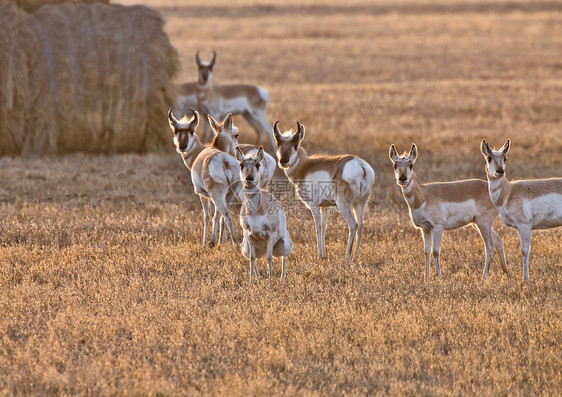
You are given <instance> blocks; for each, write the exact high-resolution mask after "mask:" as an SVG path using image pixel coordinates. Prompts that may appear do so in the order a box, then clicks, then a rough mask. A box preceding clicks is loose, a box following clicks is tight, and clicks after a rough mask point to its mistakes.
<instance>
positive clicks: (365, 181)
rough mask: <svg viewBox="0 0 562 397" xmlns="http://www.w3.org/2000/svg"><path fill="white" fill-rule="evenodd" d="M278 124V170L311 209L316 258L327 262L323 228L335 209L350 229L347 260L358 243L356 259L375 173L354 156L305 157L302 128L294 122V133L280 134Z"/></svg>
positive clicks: (276, 129) (274, 128) (276, 123)
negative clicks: (302, 144)
mask: <svg viewBox="0 0 562 397" xmlns="http://www.w3.org/2000/svg"><path fill="white" fill-rule="evenodd" d="M278 123H279V122H278V121H277V122H275V125H274V126H273V132H274V137H275V142H276V145H277V158H278V160H279V166H280V167H281V168H282V169H283V170H284V171H285V174H286V175H287V177H288V178H289V180H290V181H291V182H292V183H293V184H294V185H295V188H296V191H297V194H298V196H299V198H300V199H301V200H302V202H303V203H304V204H305V205H306V206H307V207H308V208H309V209H310V211H311V212H312V216H313V218H314V224H315V226H316V238H317V242H318V255H319V256H320V257H321V258H326V228H327V223H328V215H329V212H328V211H329V208H330V207H334V206H335V207H337V208H338V210H339V211H340V213H341V214H342V216H343V218H344V220H345V222H346V223H347V226H348V228H349V236H348V243H347V250H346V257H347V258H349V257H350V256H351V254H352V250H353V244H354V242H355V240H357V244H356V249H355V258H357V256H358V254H359V244H360V242H361V235H362V233H363V216H364V213H365V207H366V205H367V201H368V200H369V196H370V194H371V188H372V187H373V183H374V181H375V172H374V171H373V169H372V168H371V166H370V165H369V164H368V163H367V162H366V161H365V160H362V159H360V158H359V157H357V156H353V155H349V154H345V155H339V156H327V155H316V156H310V157H309V156H308V155H307V154H306V152H305V150H304V149H303V148H302V147H300V144H301V142H302V140H303V139H304V134H305V131H304V126H303V125H301V124H300V123H299V122H298V121H297V131H296V132H293V131H286V132H285V133H283V134H282V133H281V132H280V131H279V128H278Z"/></svg>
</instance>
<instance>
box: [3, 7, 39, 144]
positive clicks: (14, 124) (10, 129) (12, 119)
mask: <svg viewBox="0 0 562 397" xmlns="http://www.w3.org/2000/svg"><path fill="white" fill-rule="evenodd" d="M30 20H31V17H30V16H29V15H28V14H26V13H25V12H24V11H23V10H21V9H20V8H19V7H17V6H16V5H15V4H12V3H7V2H1V3H0V54H2V55H1V56H0V154H10V155H13V154H19V153H20V152H21V150H22V146H23V140H24V135H25V127H26V125H25V124H26V123H25V121H26V118H27V112H28V109H29V105H30V103H31V98H30V95H29V87H30V81H29V74H30V71H29V64H28V59H29V57H30V55H31V54H33V52H36V51H38V50H39V44H38V42H37V40H36V37H35V32H34V30H33V29H32V28H31V26H30Z"/></svg>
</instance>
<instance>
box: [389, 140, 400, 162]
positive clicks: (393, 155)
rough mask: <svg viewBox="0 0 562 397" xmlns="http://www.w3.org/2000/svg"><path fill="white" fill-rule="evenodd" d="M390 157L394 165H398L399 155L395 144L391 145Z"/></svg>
mask: <svg viewBox="0 0 562 397" xmlns="http://www.w3.org/2000/svg"><path fill="white" fill-rule="evenodd" d="M388 157H389V158H390V161H392V163H393V164H394V163H396V160H398V153H397V152H396V147H395V146H394V144H392V145H390V148H389V149H388Z"/></svg>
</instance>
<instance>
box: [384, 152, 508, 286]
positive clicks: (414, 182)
mask: <svg viewBox="0 0 562 397" xmlns="http://www.w3.org/2000/svg"><path fill="white" fill-rule="evenodd" d="M389 157H390V160H391V161H392V164H393V165H394V177H395V178H396V183H397V184H398V186H400V187H401V188H402V194H403V195H404V199H405V200H406V203H407V204H408V208H409V210H410V219H411V220H412V222H413V223H414V225H415V226H416V227H418V228H419V229H420V230H421V232H422V235H423V242H424V246H425V277H426V279H427V280H429V278H430V276H429V269H430V264H431V252H432V251H433V257H434V258H435V268H436V270H437V276H438V277H439V278H440V277H441V268H440V266H439V253H440V251H441V237H442V235H443V230H450V229H457V228H459V227H461V226H465V225H468V224H469V223H470V224H472V225H473V226H475V227H476V229H478V231H479V232H480V235H481V236H482V239H483V240H484V244H485V251H486V263H485V265H484V274H483V277H484V278H485V277H487V276H488V271H489V269H490V262H491V260H492V253H493V251H494V248H495V249H496V251H497V253H498V255H499V257H500V263H501V267H502V270H503V271H504V272H505V273H507V267H506V264H505V255H504V251H503V242H502V240H501V238H500V237H499V236H498V235H497V234H496V232H495V231H494V228H493V224H494V220H495V219H496V217H497V216H498V211H497V210H496V208H495V207H494V205H493V204H492V202H491V201H490V198H489V197H488V185H487V184H486V181H484V180H481V179H468V180H462V181H454V182H443V183H428V184H422V183H420V181H419V180H418V177H417V176H416V174H415V172H414V163H415V162H416V158H417V157H418V149H417V147H416V145H415V144H413V145H412V148H411V149H410V152H409V153H408V154H407V155H406V154H404V155H402V156H399V155H398V153H397V152H396V148H395V147H394V145H391V146H390V150H389Z"/></svg>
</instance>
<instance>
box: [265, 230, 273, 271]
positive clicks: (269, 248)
mask: <svg viewBox="0 0 562 397" xmlns="http://www.w3.org/2000/svg"><path fill="white" fill-rule="evenodd" d="M265 257H266V259H267V264H268V265H269V279H270V280H271V281H273V239H271V238H268V239H267V247H266V253H265Z"/></svg>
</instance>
